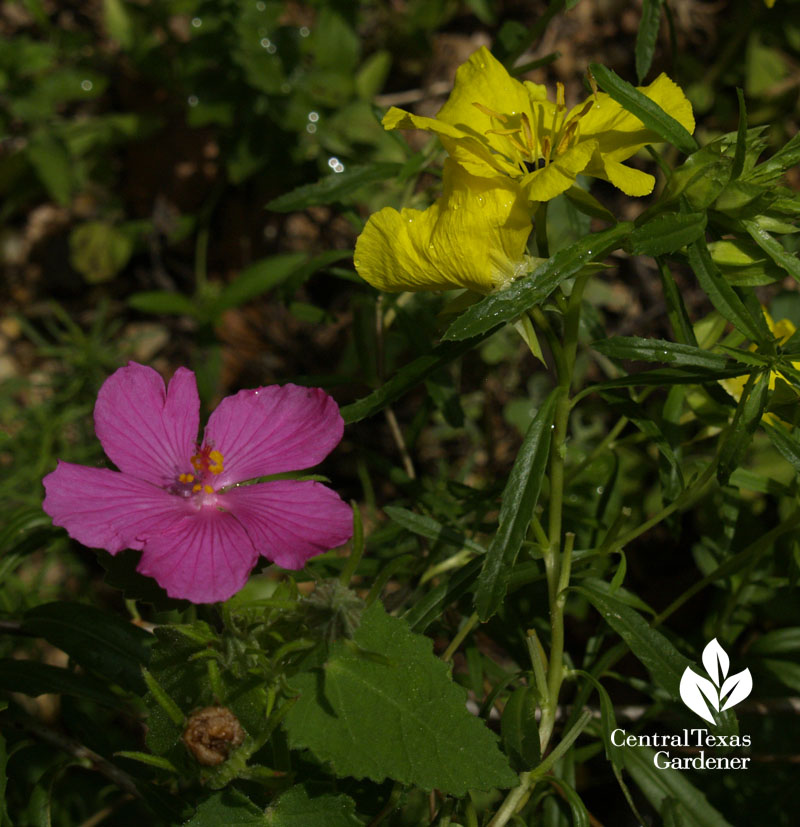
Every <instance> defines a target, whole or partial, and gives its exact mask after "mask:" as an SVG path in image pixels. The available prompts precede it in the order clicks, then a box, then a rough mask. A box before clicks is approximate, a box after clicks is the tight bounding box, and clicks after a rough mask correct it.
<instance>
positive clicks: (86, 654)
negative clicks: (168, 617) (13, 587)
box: [22, 602, 154, 694]
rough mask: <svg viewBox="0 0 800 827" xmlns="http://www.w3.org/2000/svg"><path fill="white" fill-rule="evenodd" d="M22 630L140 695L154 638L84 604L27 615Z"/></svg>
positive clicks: (55, 606)
mask: <svg viewBox="0 0 800 827" xmlns="http://www.w3.org/2000/svg"><path fill="white" fill-rule="evenodd" d="M22 630H23V631H24V632H25V633H27V634H31V635H36V636H37V637H43V638H45V640H47V641H49V642H50V643H52V644H53V645H54V646H57V647H58V648H59V649H62V650H63V651H64V652H66V653H67V654H68V655H69V656H70V658H72V659H73V660H74V661H76V662H77V663H79V664H81V666H85V667H86V668H88V669H92V670H93V671H95V672H98V673H99V674H101V675H105V676H106V677H107V678H108V679H109V680H111V681H113V682H115V683H119V684H120V685H121V686H123V687H125V688H127V689H130V690H132V691H134V692H136V693H137V694H144V691H145V686H144V681H143V680H142V673H141V667H142V666H145V665H147V662H148V659H149V657H150V652H149V646H150V644H151V642H152V641H153V640H154V638H153V636H152V635H150V634H148V633H147V632H145V631H144V629H140V628H139V627H138V626H134V625H133V623H131V622H130V621H125V620H122V619H121V618H119V617H117V616H116V615H112V614H109V613H108V612H104V611H101V610H100V609H96V608H95V607H94V606H86V605H84V604H82V603H68V602H56V603H45V604H43V605H41V606H36V607H35V608H33V609H31V610H30V611H28V612H26V613H25V616H24V617H23V620H22Z"/></svg>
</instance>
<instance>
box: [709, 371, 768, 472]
mask: <svg viewBox="0 0 800 827" xmlns="http://www.w3.org/2000/svg"><path fill="white" fill-rule="evenodd" d="M768 399H769V378H768V376H767V375H766V374H764V373H760V374H757V375H755V377H754V375H753V374H751V376H750V379H748V381H747V384H746V385H745V386H744V389H743V390H742V396H741V399H740V400H739V404H738V405H737V406H736V413H734V415H733V421H732V422H731V424H730V427H729V428H728V430H727V432H726V433H725V434H724V435H723V437H722V441H721V443H720V446H719V449H718V450H719V464H718V465H717V480H719V484H720V485H727V484H728V480H729V479H730V476H731V474H732V473H733V471H734V469H735V468H737V467H738V466H739V464H740V463H741V461H742V458H743V457H744V453H745V451H746V450H747V447H748V446H749V445H750V443H751V442H752V440H753V434H754V433H755V432H756V428H758V424H759V422H761V417H762V416H763V415H764V409H765V408H766V407H767V401H768Z"/></svg>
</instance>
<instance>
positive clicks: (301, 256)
mask: <svg viewBox="0 0 800 827" xmlns="http://www.w3.org/2000/svg"><path fill="white" fill-rule="evenodd" d="M307 261H308V256H307V255H306V254H305V253H280V254H278V255H276V256H268V257H267V258H262V259H259V260H258V261H254V262H253V263H252V264H251V265H250V266H249V267H246V268H245V269H244V270H242V272H241V273H239V275H238V276H237V277H236V278H235V279H234V280H233V281H232V282H231V283H230V284H228V285H226V286H225V287H224V288H223V290H222V292H221V293H220V294H219V298H218V300H217V301H216V302H215V303H214V307H215V309H216V310H217V312H218V313H221V312H222V311H223V310H228V309H230V308H231V307H240V306H241V305H243V304H245V303H246V302H248V301H250V300H251V299H253V298H255V297H256V296H258V295H260V294H261V293H266V292H267V290H271V289H272V288H273V287H275V286H277V285H278V284H281V282H284V281H286V279H288V278H289V276H291V275H292V274H293V273H295V272H297V270H299V269H300V267H302V266H303V265H304V264H305V263H306V262H307Z"/></svg>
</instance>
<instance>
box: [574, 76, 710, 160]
mask: <svg viewBox="0 0 800 827" xmlns="http://www.w3.org/2000/svg"><path fill="white" fill-rule="evenodd" d="M589 71H590V72H591V73H592V75H593V76H594V79H595V80H596V81H597V83H598V85H599V86H600V88H601V89H603V91H605V92H608V94H609V95H611V97H612V98H614V100H615V101H616V102H617V103H619V104H620V105H621V106H622V107H623V108H624V109H627V110H628V112H630V113H632V114H633V115H636V117H637V118H638V119H639V120H640V121H641V122H642V123H643V124H644V125H645V126H646V127H647V128H648V129H652V130H653V132H656V133H657V134H658V135H660V136H661V137H662V138H663V139H664V140H665V141H669V142H670V143H671V144H673V145H674V146H676V147H677V148H678V149H679V150H680V151H681V152H683V153H685V154H686V155H690V154H691V153H692V152H694V151H695V150H696V149H698V146H697V141H695V139H694V138H693V137H692V136H691V135H690V134H689V133H688V132H687V131H686V128H685V127H684V126H683V124H680V123H678V121H676V120H675V118H673V117H672V115H669V114H667V113H666V112H665V111H664V110H663V109H662V108H661V107H660V106H659V105H658V104H657V103H656V102H655V101H652V100H650V98H648V97H647V96H646V95H644V94H642V93H641V92H640V91H639V90H638V89H637V88H636V87H635V86H631V84H630V83H628V82H627V81H624V80H623V79H622V78H621V77H620V76H619V75H618V74H617V73H616V72H614V71H612V70H611V69H607V68H606V67H605V66H601V65H600V64H599V63H590V64H589Z"/></svg>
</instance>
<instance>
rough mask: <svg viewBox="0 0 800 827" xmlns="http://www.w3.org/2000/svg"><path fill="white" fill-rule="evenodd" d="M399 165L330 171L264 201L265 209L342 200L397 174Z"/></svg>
mask: <svg viewBox="0 0 800 827" xmlns="http://www.w3.org/2000/svg"><path fill="white" fill-rule="evenodd" d="M401 168H402V164H394V163H383V164H370V165H368V166H355V167H350V168H349V169H347V170H345V171H344V172H332V173H330V174H329V175H326V176H325V177H324V178H321V179H320V180H319V181H316V182H315V183H313V184H305V185H304V186H302V187H298V188H297V189H294V190H292V191H291V192H287V193H286V194H285V195H280V196H278V197H277V198H273V199H272V201H270V202H269V203H268V204H267V209H268V210H274V211H275V212H294V211H296V210H304V209H306V207H312V206H314V205H317V204H333V203H334V202H336V201H343V200H345V199H346V198H347V197H348V196H350V195H352V193H353V192H355V191H356V190H357V189H358V188H359V187H363V186H364V185H365V184H372V183H375V182H376V181H385V180H386V179H387V178H391V177H392V176H395V175H397V174H398V173H399V172H400V170H401Z"/></svg>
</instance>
